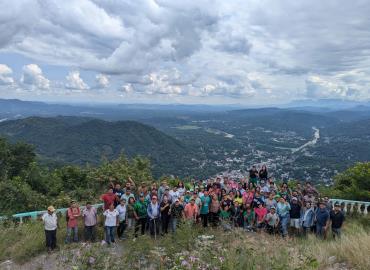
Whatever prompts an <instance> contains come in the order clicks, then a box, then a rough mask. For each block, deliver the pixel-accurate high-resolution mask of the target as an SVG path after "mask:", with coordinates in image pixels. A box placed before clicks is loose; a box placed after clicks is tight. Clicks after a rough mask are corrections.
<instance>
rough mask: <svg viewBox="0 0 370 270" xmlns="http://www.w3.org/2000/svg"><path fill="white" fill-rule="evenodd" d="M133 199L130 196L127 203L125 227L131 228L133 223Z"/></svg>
mask: <svg viewBox="0 0 370 270" xmlns="http://www.w3.org/2000/svg"><path fill="white" fill-rule="evenodd" d="M134 205H135V199H134V198H132V197H130V198H129V199H128V204H127V229H131V228H133V227H134V225H135V208H134Z"/></svg>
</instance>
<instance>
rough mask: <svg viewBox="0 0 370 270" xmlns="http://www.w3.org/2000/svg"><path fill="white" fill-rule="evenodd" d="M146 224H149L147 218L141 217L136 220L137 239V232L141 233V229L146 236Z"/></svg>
mask: <svg viewBox="0 0 370 270" xmlns="http://www.w3.org/2000/svg"><path fill="white" fill-rule="evenodd" d="M146 222H147V218H146V217H141V218H139V219H138V220H136V223H135V237H137V232H138V231H139V228H141V235H144V234H145V229H146Z"/></svg>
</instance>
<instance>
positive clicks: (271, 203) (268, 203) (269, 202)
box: [265, 192, 277, 211]
mask: <svg viewBox="0 0 370 270" xmlns="http://www.w3.org/2000/svg"><path fill="white" fill-rule="evenodd" d="M265 205H266V209H267V210H268V211H270V209H271V207H275V208H276V205H277V202H276V200H275V199H274V193H273V192H271V193H270V194H269V197H268V198H267V199H266V201H265Z"/></svg>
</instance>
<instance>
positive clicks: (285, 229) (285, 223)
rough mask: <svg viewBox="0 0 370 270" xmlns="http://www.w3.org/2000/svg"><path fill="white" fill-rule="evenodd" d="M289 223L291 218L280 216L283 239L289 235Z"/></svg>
mask: <svg viewBox="0 0 370 270" xmlns="http://www.w3.org/2000/svg"><path fill="white" fill-rule="evenodd" d="M288 222H289V216H288V215H285V216H280V226H281V227H280V228H281V235H282V236H283V237H285V236H287V235H288Z"/></svg>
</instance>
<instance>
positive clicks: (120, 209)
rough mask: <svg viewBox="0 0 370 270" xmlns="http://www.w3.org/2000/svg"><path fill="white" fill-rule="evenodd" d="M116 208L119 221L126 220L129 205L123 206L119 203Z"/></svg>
mask: <svg viewBox="0 0 370 270" xmlns="http://www.w3.org/2000/svg"><path fill="white" fill-rule="evenodd" d="M116 210H117V211H118V214H119V216H118V217H119V221H124V220H125V219H126V213H127V206H126V204H125V206H122V205H121V204H119V205H117V207H116Z"/></svg>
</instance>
